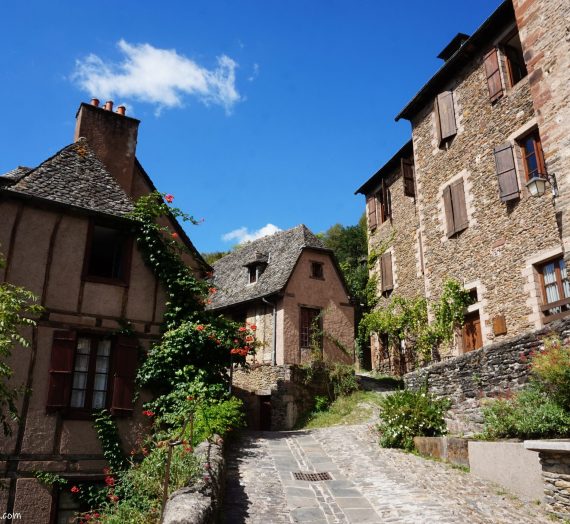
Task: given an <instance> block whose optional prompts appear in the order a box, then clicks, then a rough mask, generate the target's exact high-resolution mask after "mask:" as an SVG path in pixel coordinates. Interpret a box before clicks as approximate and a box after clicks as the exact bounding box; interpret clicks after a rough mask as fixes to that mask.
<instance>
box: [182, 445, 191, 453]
mask: <svg viewBox="0 0 570 524" xmlns="http://www.w3.org/2000/svg"><path fill="white" fill-rule="evenodd" d="M184 451H185V452H186V453H192V451H193V449H192V446H184Z"/></svg>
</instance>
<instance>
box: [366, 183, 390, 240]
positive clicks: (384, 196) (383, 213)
mask: <svg viewBox="0 0 570 524" xmlns="http://www.w3.org/2000/svg"><path fill="white" fill-rule="evenodd" d="M366 210H367V212H368V229H375V228H376V227H377V225H378V223H380V224H383V223H384V222H386V221H387V220H388V219H389V218H390V217H391V216H392V194H391V192H390V189H388V187H387V185H386V182H385V180H382V185H381V189H380V191H379V192H377V193H375V194H373V195H368V196H367V197H366Z"/></svg>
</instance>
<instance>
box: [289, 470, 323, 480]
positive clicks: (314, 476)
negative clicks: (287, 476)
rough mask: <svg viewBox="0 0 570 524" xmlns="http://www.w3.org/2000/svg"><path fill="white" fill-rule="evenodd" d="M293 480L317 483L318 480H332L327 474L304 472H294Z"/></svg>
mask: <svg viewBox="0 0 570 524" xmlns="http://www.w3.org/2000/svg"><path fill="white" fill-rule="evenodd" d="M293 476H294V477H295V480H308V481H309V482H318V481H319V480H332V477H331V476H330V474H329V473H327V472H326V471H325V472H322V473H307V472H304V471H295V472H294V473H293Z"/></svg>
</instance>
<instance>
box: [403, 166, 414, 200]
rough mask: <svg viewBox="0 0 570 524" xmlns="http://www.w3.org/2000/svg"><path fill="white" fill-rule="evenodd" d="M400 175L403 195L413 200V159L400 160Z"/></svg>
mask: <svg viewBox="0 0 570 524" xmlns="http://www.w3.org/2000/svg"><path fill="white" fill-rule="evenodd" d="M400 173H401V175H402V181H403V182H404V195H405V196H409V197H413V198H415V197H416V187H415V185H416V184H415V175H414V161H413V159H407V158H401V159H400Z"/></svg>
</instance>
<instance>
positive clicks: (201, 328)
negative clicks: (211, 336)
mask: <svg viewBox="0 0 570 524" xmlns="http://www.w3.org/2000/svg"><path fill="white" fill-rule="evenodd" d="M196 329H197V330H198V331H204V326H203V325H202V324H198V325H197V326H196Z"/></svg>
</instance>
